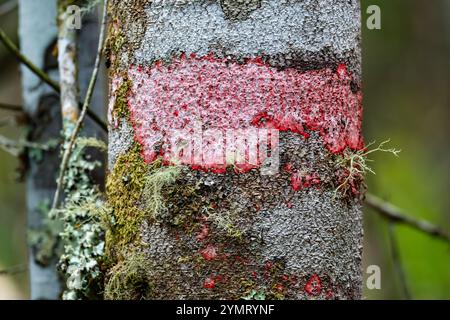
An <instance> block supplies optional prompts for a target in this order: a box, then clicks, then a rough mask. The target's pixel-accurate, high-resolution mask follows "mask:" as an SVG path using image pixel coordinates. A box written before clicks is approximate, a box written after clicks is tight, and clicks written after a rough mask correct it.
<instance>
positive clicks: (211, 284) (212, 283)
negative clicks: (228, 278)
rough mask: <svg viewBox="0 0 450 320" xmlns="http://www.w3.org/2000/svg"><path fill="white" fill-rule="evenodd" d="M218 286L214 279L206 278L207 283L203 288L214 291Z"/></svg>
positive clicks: (204, 283)
mask: <svg viewBox="0 0 450 320" xmlns="http://www.w3.org/2000/svg"><path fill="white" fill-rule="evenodd" d="M215 286H216V281H214V279H212V278H206V279H205V282H203V288H205V289H213V288H214V287H215Z"/></svg>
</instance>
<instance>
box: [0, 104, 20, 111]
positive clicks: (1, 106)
mask: <svg viewBox="0 0 450 320" xmlns="http://www.w3.org/2000/svg"><path fill="white" fill-rule="evenodd" d="M0 109H1V110H7V111H13V112H23V110H22V107H21V106H16V105H12V104H8V103H3V102H0Z"/></svg>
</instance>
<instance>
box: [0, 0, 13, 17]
mask: <svg viewBox="0 0 450 320" xmlns="http://www.w3.org/2000/svg"><path fill="white" fill-rule="evenodd" d="M16 7H17V0H9V1H7V2H5V3H3V4H2V5H0V16H3V15H5V14H8V13H10V12H11V11H13V10H14V9H15V8H16Z"/></svg>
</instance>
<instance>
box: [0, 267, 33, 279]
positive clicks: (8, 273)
mask: <svg viewBox="0 0 450 320" xmlns="http://www.w3.org/2000/svg"><path fill="white" fill-rule="evenodd" d="M25 271H27V268H26V267H25V266H22V265H20V266H15V267H12V268H9V269H5V270H0V276H12V275H16V274H19V273H22V272H25Z"/></svg>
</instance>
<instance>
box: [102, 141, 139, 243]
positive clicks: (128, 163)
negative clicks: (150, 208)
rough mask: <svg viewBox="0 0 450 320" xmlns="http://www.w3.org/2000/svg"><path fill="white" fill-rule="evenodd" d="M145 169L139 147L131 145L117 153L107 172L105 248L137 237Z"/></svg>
mask: <svg viewBox="0 0 450 320" xmlns="http://www.w3.org/2000/svg"><path fill="white" fill-rule="evenodd" d="M147 170H148V169H147V165H146V163H145V162H144V160H143V159H142V156H141V146H140V145H138V144H135V145H134V146H133V147H132V148H131V150H130V151H129V152H128V153H126V154H123V155H121V156H119V158H118V159H117V161H116V164H115V166H114V169H113V170H112V172H110V174H109V175H108V178H107V183H106V192H107V196H108V203H109V206H110V207H111V209H112V214H113V220H114V222H113V226H112V228H111V230H109V231H108V234H107V247H108V248H109V249H113V248H114V247H116V246H117V247H119V248H121V247H123V246H124V245H126V244H129V243H131V242H133V241H135V240H136V239H137V237H138V236H139V226H140V225H141V223H142V221H143V219H144V217H145V211H144V209H143V208H142V204H141V202H142V193H143V190H144V187H145V176H146V174H147ZM108 251H110V250H108Z"/></svg>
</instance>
